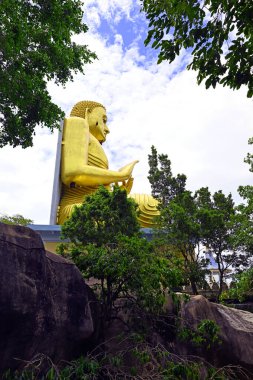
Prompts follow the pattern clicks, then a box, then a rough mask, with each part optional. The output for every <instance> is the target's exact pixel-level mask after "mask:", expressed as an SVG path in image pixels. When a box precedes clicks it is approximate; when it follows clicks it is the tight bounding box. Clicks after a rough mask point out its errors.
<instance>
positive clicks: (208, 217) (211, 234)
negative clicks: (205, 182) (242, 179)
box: [195, 188, 245, 300]
mask: <svg viewBox="0 0 253 380" xmlns="http://www.w3.org/2000/svg"><path fill="white" fill-rule="evenodd" d="M195 196H196V202H197V204H198V206H199V208H200V213H199V221H200V224H201V225H202V239H201V240H202V244H203V245H205V246H206V248H207V249H209V250H210V251H211V252H212V254H213V256H214V260H215V262H216V263H217V266H218V270H219V291H218V295H217V299H218V300H219V299H220V296H221V293H222V291H223V284H224V279H225V276H226V273H227V271H228V269H229V268H232V267H235V266H236V265H239V264H240V263H241V262H242V260H245V256H242V255H241V254H240V252H239V251H238V249H236V248H235V244H233V239H234V234H235V225H234V217H235V207H234V201H233V199H232V195H231V194H229V195H228V196H226V195H225V194H223V192H222V191H221V190H219V191H216V192H215V193H214V194H213V195H211V193H210V192H209V190H208V188H202V189H200V190H198V191H197V192H196V195H195Z"/></svg>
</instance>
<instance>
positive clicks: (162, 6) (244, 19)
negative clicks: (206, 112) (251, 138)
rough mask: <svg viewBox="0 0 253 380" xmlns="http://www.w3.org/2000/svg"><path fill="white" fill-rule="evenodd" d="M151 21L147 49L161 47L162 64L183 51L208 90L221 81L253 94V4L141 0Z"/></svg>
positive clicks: (160, 59)
mask: <svg viewBox="0 0 253 380" xmlns="http://www.w3.org/2000/svg"><path fill="white" fill-rule="evenodd" d="M142 10H143V11H144V12H145V13H146V16H147V19H148V20H149V31H148V35H147V38H146V40H145V45H148V44H149V43H150V42H152V47H153V48H155V49H159V56H158V63H161V62H162V61H169V62H170V63H171V62H173V61H174V60H175V58H176V56H178V55H179V54H180V52H181V51H182V50H183V49H186V50H187V51H188V52H190V53H191V55H192V61H191V62H190V64H189V65H188V68H189V69H193V70H195V71H197V72H198V75H197V81H198V84H200V83H201V82H202V81H203V80H204V79H205V85H206V88H209V87H210V86H212V87H214V88H215V86H216V85H217V83H221V84H222V85H223V86H229V87H230V88H232V89H239V88H240V87H241V86H242V85H246V86H247V87H248V93H247V96H248V97H252V95H253V76H252V67H253V56H252V49H253V25H252V17H253V3H252V2H251V1H234V0H226V1H225V0H221V1H215V0H204V1H199V0H187V1H185V0H182V1H173V0H142Z"/></svg>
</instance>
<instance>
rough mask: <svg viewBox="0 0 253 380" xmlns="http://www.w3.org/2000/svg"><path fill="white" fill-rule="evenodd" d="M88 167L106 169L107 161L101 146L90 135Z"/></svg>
mask: <svg viewBox="0 0 253 380" xmlns="http://www.w3.org/2000/svg"><path fill="white" fill-rule="evenodd" d="M88 165H91V166H96V167H98V168H103V169H108V159H107V157H106V154H105V152H104V149H103V148H102V146H101V144H100V143H99V142H98V141H97V139H95V137H94V136H92V135H90V142H89V152H88Z"/></svg>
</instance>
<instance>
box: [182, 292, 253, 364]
mask: <svg viewBox="0 0 253 380" xmlns="http://www.w3.org/2000/svg"><path fill="white" fill-rule="evenodd" d="M181 318H182V319H181V321H182V324H183V325H184V326H188V327H190V328H192V329H196V328H197V325H198V324H199V323H200V321H201V320H203V319H210V320H213V321H215V322H216V323H217V324H218V325H219V327H220V334H219V335H220V338H221V341H222V344H221V345H217V347H215V349H214V350H213V352H212V353H211V352H210V353H209V354H208V351H207V357H206V359H207V360H208V359H210V357H211V356H213V359H214V362H215V364H217V365H224V364H228V363H230V364H235V365H237V364H238V365H242V366H243V367H245V368H248V369H253V314H252V313H250V312H247V311H243V310H236V309H233V308H230V307H226V306H224V305H220V304H215V303H211V302H209V301H208V300H207V299H206V298H205V297H203V296H200V295H198V296H192V297H191V299H190V301H189V302H186V303H184V304H183V305H182V308H181Z"/></svg>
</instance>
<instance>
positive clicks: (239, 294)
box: [226, 268, 253, 302]
mask: <svg viewBox="0 0 253 380" xmlns="http://www.w3.org/2000/svg"><path fill="white" fill-rule="evenodd" d="M249 296H251V297H252V296H253V268H250V269H248V270H247V271H245V272H242V273H240V274H238V275H237V276H236V278H235V284H234V286H233V287H232V288H230V289H229V290H228V292H227V294H226V297H229V298H236V299H238V300H239V301H240V302H243V301H245V300H246V299H247V298H248V297H249Z"/></svg>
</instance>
